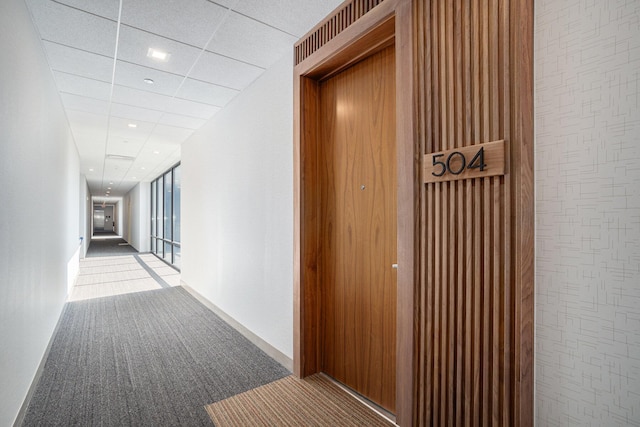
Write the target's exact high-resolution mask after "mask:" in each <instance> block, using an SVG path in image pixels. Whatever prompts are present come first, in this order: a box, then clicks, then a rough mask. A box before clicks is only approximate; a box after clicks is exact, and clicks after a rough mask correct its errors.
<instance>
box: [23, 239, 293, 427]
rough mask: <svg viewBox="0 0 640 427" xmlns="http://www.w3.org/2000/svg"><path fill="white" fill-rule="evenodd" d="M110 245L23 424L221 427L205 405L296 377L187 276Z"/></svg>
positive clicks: (85, 265) (72, 311) (69, 314)
mask: <svg viewBox="0 0 640 427" xmlns="http://www.w3.org/2000/svg"><path fill="white" fill-rule="evenodd" d="M107 242H109V243H99V244H98V245H96V246H94V244H95V243H96V242H95V241H94V242H92V248H93V249H94V250H93V251H90V252H89V254H88V257H87V258H85V259H83V260H82V261H81V264H80V275H79V277H78V281H77V283H76V286H75V288H74V290H73V292H72V295H71V297H70V299H69V302H68V303H67V304H66V305H65V308H64V311H63V314H62V316H61V319H60V322H59V324H58V327H57V331H56V333H55V335H54V338H53V342H52V345H51V348H50V351H49V354H48V357H47V360H46V363H45V366H44V369H43V372H42V375H41V376H40V379H39V382H38V384H37V386H36V388H35V391H34V394H33V397H32V400H31V402H30V405H29V407H28V409H27V411H26V416H25V420H24V424H23V425H25V426H36V425H47V426H52V425H58V426H62V425H105V426H111V425H112V426H120V425H154V426H160V425H185V426H186V425H189V426H192V425H211V421H210V419H209V418H208V416H207V413H206V411H205V409H204V406H205V405H207V404H210V403H213V402H217V401H219V400H222V399H225V398H227V397H230V396H233V395H236V394H238V393H241V392H243V391H246V390H249V389H253V388H255V387H258V386H260V385H263V384H267V383H270V382H272V381H274V380H277V379H280V378H282V377H284V376H286V375H288V374H289V372H288V371H287V370H286V369H285V368H284V367H282V366H280V365H279V364H278V363H276V362H275V361H273V360H272V359H270V358H269V357H268V356H267V355H265V354H264V353H263V352H262V351H261V350H259V349H258V348H257V347H255V346H254V345H253V344H251V343H250V342H249V341H248V340H246V339H245V338H244V337H243V336H241V335H240V334H239V333H238V332H237V331H235V330H234V329H232V328H231V327H230V326H229V325H227V324H226V323H224V322H223V321H222V320H221V319H220V318H218V317H217V316H216V315H215V314H213V313H212V312H211V311H210V310H209V309H208V308H206V307H205V306H203V305H202V304H201V303H200V302H198V301H197V300H196V299H195V298H194V297H193V296H192V295H191V294H190V293H189V292H187V291H186V290H185V289H184V288H182V287H180V286H179V284H180V275H179V272H177V271H176V270H174V269H173V268H171V267H169V266H167V265H166V264H165V263H163V262H162V261H160V260H159V259H157V258H156V257H155V256H153V255H151V254H138V253H136V252H135V251H134V252H131V247H130V246H128V245H126V244H123V242H122V241H121V240H116V239H113V240H108V241H107ZM98 248H99V249H98ZM96 249H98V250H96ZM118 252H119V253H120V254H118ZM101 255H104V256H101Z"/></svg>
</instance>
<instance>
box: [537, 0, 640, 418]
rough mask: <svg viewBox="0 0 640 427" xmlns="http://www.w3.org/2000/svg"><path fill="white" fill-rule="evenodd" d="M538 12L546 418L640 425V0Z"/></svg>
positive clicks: (568, 0) (545, 2) (581, 1)
mask: <svg viewBox="0 0 640 427" xmlns="http://www.w3.org/2000/svg"><path fill="white" fill-rule="evenodd" d="M535 9H536V12H535V13H536V15H535V19H536V21H535V47H536V48H535V72H536V81H535V101H536V104H535V111H536V112H535V118H536V140H535V144H536V148H535V150H536V191H537V196H536V211H537V213H536V218H537V221H536V222H537V230H536V233H537V238H536V245H537V248H536V256H537V268H536V272H537V273H536V353H535V358H536V359H535V360H536V362H535V364H536V374H535V375H536V420H537V425H539V426H640V249H639V248H640V2H639V1H628V0H607V1H604V0H603V1H594V0H542V1H536V3H535Z"/></svg>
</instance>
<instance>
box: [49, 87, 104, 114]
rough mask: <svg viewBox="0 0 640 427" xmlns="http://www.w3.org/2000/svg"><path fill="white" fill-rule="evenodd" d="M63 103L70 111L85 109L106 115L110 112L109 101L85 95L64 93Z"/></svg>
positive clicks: (62, 95)
mask: <svg viewBox="0 0 640 427" xmlns="http://www.w3.org/2000/svg"><path fill="white" fill-rule="evenodd" d="M60 96H61V97H62V103H63V104H64V108H66V109H67V110H68V111H69V110H72V111H84V112H86V113H93V114H100V115H104V116H106V115H107V114H108V113H109V102H107V101H103V100H100V99H94V98H87V97H85V96H78V95H72V94H70V93H63V94H61V95H60Z"/></svg>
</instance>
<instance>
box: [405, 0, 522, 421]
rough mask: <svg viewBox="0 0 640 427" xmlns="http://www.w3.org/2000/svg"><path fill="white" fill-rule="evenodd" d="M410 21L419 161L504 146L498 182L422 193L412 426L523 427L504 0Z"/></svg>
mask: <svg viewBox="0 0 640 427" xmlns="http://www.w3.org/2000/svg"><path fill="white" fill-rule="evenodd" d="M522 9H523V10H525V9H526V10H529V9H527V8H526V7H522ZM414 14H415V15H416V17H415V19H414V22H415V23H416V27H415V29H414V31H415V33H416V34H415V40H416V44H415V45H416V47H417V50H418V52H417V54H416V61H417V64H416V72H417V78H416V82H418V84H417V90H418V93H417V94H416V97H417V101H416V105H417V109H418V111H417V116H418V119H419V120H418V121H417V123H418V126H419V127H420V129H419V130H418V135H419V137H420V138H421V146H422V147H423V152H424V153H425V154H428V153H431V152H436V151H444V150H447V149H451V148H457V147H463V146H468V145H473V144H478V143H482V142H488V141H491V140H497V139H505V141H507V142H508V143H507V149H506V155H507V159H506V169H507V175H505V176H497V177H491V178H481V179H475V180H465V181H457V182H442V183H429V184H426V185H425V188H424V190H423V195H424V197H425V199H426V201H425V203H424V205H423V206H425V208H424V209H423V211H422V212H423V216H424V217H423V219H422V224H423V227H422V229H423V230H424V231H423V233H424V234H423V239H424V242H423V246H422V247H423V251H422V253H423V254H424V257H425V260H424V263H423V264H422V265H423V268H425V269H426V270H427V271H425V272H423V273H422V274H421V275H420V278H421V284H420V291H419V296H420V303H419V310H420V311H422V310H426V311H427V312H426V313H420V314H421V315H420V318H419V319H420V322H421V323H420V325H419V329H418V334H419V339H418V345H419V348H418V349H417V354H418V366H419V368H418V372H419V375H420V379H419V387H418V390H417V394H416V395H417V397H418V400H419V401H418V403H417V417H416V420H417V423H418V424H419V425H464V426H473V425H485V426H488V425H521V424H520V423H525V424H526V423H529V422H530V421H527V420H526V419H522V418H520V417H519V416H516V412H518V411H519V408H518V407H517V405H518V404H519V395H518V393H516V389H517V387H520V383H519V382H518V381H519V379H518V378H517V374H518V372H517V371H516V369H517V367H518V366H519V365H518V363H520V361H521V360H525V359H526V358H524V357H522V356H521V352H522V349H520V348H518V347H517V345H518V342H519V340H518V339H517V334H518V333H519V331H520V330H522V329H523V328H524V327H523V326H521V324H520V323H518V322H519V320H518V319H517V318H516V317H517V315H518V308H517V306H516V304H519V303H520V300H519V294H518V292H517V286H518V284H517V283H515V280H516V276H514V268H513V267H512V263H513V256H514V255H513V251H512V250H513V247H514V237H513V235H512V233H513V232H514V231H515V229H514V227H513V226H512V221H514V216H513V214H512V207H511V206H512V197H513V194H512V192H513V191H514V189H515V187H514V185H513V183H512V178H511V176H510V175H509V173H510V170H511V148H510V143H512V141H513V136H512V123H513V116H512V114H513V113H512V102H513V99H514V97H513V92H512V91H514V90H515V91H517V90H518V87H517V86H515V85H514V83H513V82H514V79H513V74H514V73H513V67H514V64H516V62H517V61H518V59H517V58H515V59H514V53H517V51H515V50H514V48H513V47H512V46H511V40H512V39H513V36H512V34H511V31H514V30H517V26H515V25H514V16H515V15H514V12H513V9H512V6H511V3H510V0H487V1H484V0H443V1H436V0H431V1H416V2H414ZM529 18H530V17H524V18H523V19H529ZM421 49H422V50H423V51H421ZM423 70H424V71H423ZM467 160H470V159H467ZM433 228H435V230H434V229H433ZM525 326H528V325H525ZM514 337H516V338H515V339H514ZM522 369H524V368H522ZM525 374H526V372H525Z"/></svg>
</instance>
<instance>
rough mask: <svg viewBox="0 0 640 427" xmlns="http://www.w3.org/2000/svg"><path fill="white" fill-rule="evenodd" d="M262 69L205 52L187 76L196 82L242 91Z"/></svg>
mask: <svg viewBox="0 0 640 427" xmlns="http://www.w3.org/2000/svg"><path fill="white" fill-rule="evenodd" d="M263 71H264V69H263V68H260V67H257V66H254V65H250V64H246V63H244V62H240V61H236V60H233V59H230V58H227V57H224V56H221V55H217V54H215V53H211V52H205V53H204V54H203V55H202V56H201V57H200V59H199V60H198V62H197V63H196V65H195V66H194V67H193V70H192V71H191V73H190V74H189V77H192V78H194V79H197V80H202V81H204V82H208V83H213V84H217V85H220V86H225V87H228V88H231V89H237V90H242V89H244V88H245V87H247V85H249V83H251V82H252V81H254V80H255V79H256V78H257V77H258V76H259V75H260V74H262V72H263Z"/></svg>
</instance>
